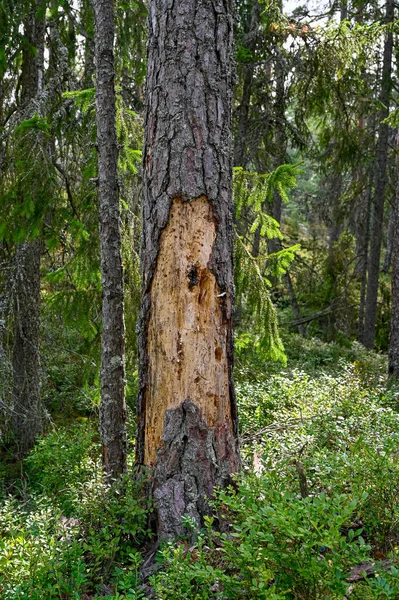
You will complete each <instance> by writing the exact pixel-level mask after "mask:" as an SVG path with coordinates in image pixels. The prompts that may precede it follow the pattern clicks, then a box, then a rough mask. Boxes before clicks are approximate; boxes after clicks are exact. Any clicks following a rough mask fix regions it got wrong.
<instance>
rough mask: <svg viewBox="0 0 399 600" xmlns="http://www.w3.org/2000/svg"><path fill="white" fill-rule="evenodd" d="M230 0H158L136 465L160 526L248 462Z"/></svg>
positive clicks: (169, 531) (199, 511)
mask: <svg viewBox="0 0 399 600" xmlns="http://www.w3.org/2000/svg"><path fill="white" fill-rule="evenodd" d="M232 13H233V7H232V2H231V0H224V1H222V0H181V1H180V2H179V3H172V4H171V3H167V2H166V1H165V0H152V1H151V6H150V12H149V15H150V16H149V44H148V62H147V64H148V73H147V87H146V117H145V147H144V182H143V245H142V274H143V299H142V310H141V316H140V324H139V364H140V371H139V398H138V436H137V461H138V463H139V464H141V465H146V466H148V467H151V468H152V469H153V479H152V484H153V493H154V498H155V502H156V507H157V530H158V535H159V536H160V537H161V538H162V537H168V536H176V535H178V534H180V533H182V531H183V527H182V523H181V518H182V517H183V515H184V514H188V515H190V516H191V517H192V518H193V519H194V520H195V521H196V522H197V523H198V525H201V523H202V522H203V517H204V515H205V514H206V513H207V511H208V505H207V501H206V498H207V497H209V496H210V495H211V494H212V492H213V490H214V487H215V485H218V486H225V485H226V484H227V483H228V482H229V481H230V476H231V474H232V473H234V472H236V471H237V470H238V469H239V466H240V461H239V452H238V441H237V439H238V438H237V411H236V402H235V393H234V386H233V381H232V368H233V293H234V292H233V260H232V248H233V243H232V237H233V220H232V162H231V105H232V86H233V53H232V42H233V19H232Z"/></svg>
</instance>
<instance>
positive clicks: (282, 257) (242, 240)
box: [234, 164, 299, 364]
mask: <svg viewBox="0 0 399 600" xmlns="http://www.w3.org/2000/svg"><path fill="white" fill-rule="evenodd" d="M297 173H298V164H295V165H291V164H286V165H281V166H280V167H278V168H277V169H276V170H275V171H273V172H272V173H269V174H267V175H259V174H258V173H255V172H247V171H244V170H243V169H242V168H241V167H236V168H235V169H234V202H235V210H236V221H237V223H239V222H240V220H242V219H241V218H242V217H243V216H244V215H248V216H249V218H250V219H253V222H252V225H251V226H250V227H249V230H248V229H247V230H243V227H242V225H240V226H239V225H237V228H236V238H235V286H236V297H237V304H238V305H239V306H240V309H239V310H240V311H241V312H242V313H243V314H242V315H241V318H242V321H243V322H244V316H245V319H247V320H248V321H250V322H251V333H252V336H251V338H252V343H254V344H255V345H256V347H257V348H258V349H259V351H260V352H261V353H262V355H263V356H264V358H266V359H268V358H269V359H270V360H273V361H277V362H281V363H283V364H285V362H286V357H285V354H284V347H283V344H282V342H281V338H280V334H279V329H278V322H277V314H276V311H275V308H274V306H273V303H272V300H271V297H270V289H271V287H272V282H271V278H281V277H282V276H283V275H284V273H286V271H287V269H288V267H289V265H290V264H291V262H292V260H293V258H294V256H295V253H296V252H297V251H298V250H299V246H298V245H295V246H291V247H290V248H283V249H280V250H278V251H277V252H273V253H271V254H269V255H266V256H265V255H264V254H263V253H262V254H260V253H258V255H257V256H253V254H254V250H253V247H252V248H251V245H252V246H253V244H254V241H253V239H252V238H251V235H250V234H255V236H259V238H260V239H261V240H264V241H266V243H267V241H269V240H270V239H276V238H277V239H279V240H282V239H283V236H282V234H281V232H280V226H279V224H278V222H277V221H276V220H275V219H273V218H272V217H270V216H269V215H268V214H267V212H266V207H267V206H268V203H270V201H271V200H272V198H273V195H274V194H275V193H278V194H279V195H280V196H281V197H282V199H283V200H284V201H286V200H288V191H289V190H290V189H292V188H293V187H294V186H295V184H296V175H297ZM259 243H260V242H259ZM263 247H264V248H265V247H266V244H265V243H264V244H263Z"/></svg>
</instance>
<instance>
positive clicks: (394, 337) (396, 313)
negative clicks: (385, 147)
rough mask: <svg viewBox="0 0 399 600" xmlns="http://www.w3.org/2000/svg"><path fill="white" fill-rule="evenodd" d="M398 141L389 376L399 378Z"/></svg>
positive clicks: (393, 212) (398, 136)
mask: <svg viewBox="0 0 399 600" xmlns="http://www.w3.org/2000/svg"><path fill="white" fill-rule="evenodd" d="M396 142H397V146H396V147H397V159H396V160H397V171H398V180H397V184H396V197H395V203H394V205H393V207H392V221H393V227H392V232H393V236H392V299H391V332H390V338H389V362H388V376H389V377H394V378H395V379H399V132H398V135H397V138H396Z"/></svg>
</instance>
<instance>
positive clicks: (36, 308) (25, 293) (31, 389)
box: [12, 240, 43, 457]
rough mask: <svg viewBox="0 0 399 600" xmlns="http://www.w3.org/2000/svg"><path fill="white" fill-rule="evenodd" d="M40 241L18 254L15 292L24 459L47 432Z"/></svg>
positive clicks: (18, 431)
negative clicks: (42, 392) (42, 374)
mask: <svg viewBox="0 0 399 600" xmlns="http://www.w3.org/2000/svg"><path fill="white" fill-rule="evenodd" d="M41 249H42V244H41V241H40V240H35V241H34V242H24V243H23V244H20V245H19V246H18V248H17V251H16V254H15V275H14V289H13V311H14V344H13V355H12V358H13V399H14V410H13V428H14V432H15V435H16V447H17V455H18V456H21V457H22V456H24V455H25V454H26V453H27V452H28V451H29V450H30V449H31V448H33V445H34V443H35V439H36V438H37V436H38V435H40V434H41V433H42V431H43V422H42V407H41V402H40V256H41Z"/></svg>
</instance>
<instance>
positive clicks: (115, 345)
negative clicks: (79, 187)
mask: <svg viewBox="0 0 399 600" xmlns="http://www.w3.org/2000/svg"><path fill="white" fill-rule="evenodd" d="M94 14H95V59H96V86H97V87H96V121H97V148H98V182H99V183H98V198H99V217H100V246H101V275H102V289H103V295H102V299H103V303H102V327H103V328H102V336H101V403H100V433H101V442H102V450H103V468H104V473H105V475H106V476H108V477H111V478H115V477H117V476H118V475H120V474H121V473H123V472H124V471H125V470H126V429H125V421H126V406H125V324H124V312H123V311H124V309H123V269H122V257H121V234H120V213H119V187H118V144H117V138H116V100H115V70H114V9H113V0H95V1H94Z"/></svg>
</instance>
